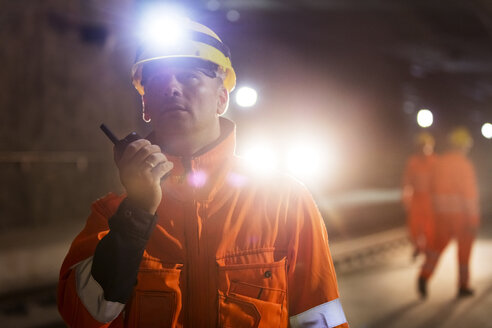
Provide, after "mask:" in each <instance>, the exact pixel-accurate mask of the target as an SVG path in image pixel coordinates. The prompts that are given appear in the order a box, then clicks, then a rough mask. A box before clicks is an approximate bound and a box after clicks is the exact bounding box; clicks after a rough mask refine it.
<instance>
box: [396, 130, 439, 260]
mask: <svg viewBox="0 0 492 328" xmlns="http://www.w3.org/2000/svg"><path fill="white" fill-rule="evenodd" d="M415 145H416V152H415V153H414V154H413V155H412V156H411V157H410V158H409V159H408V161H407V164H406V167H405V172H404V174H403V191H402V198H403V204H404V206H405V210H406V212H407V228H408V233H409V236H410V240H411V242H412V244H413V246H414V252H413V257H414V258H415V257H416V256H417V255H418V254H420V253H424V252H425V249H426V247H427V245H428V244H429V242H430V240H431V238H432V234H433V218H432V215H433V214H432V212H433V211H432V199H431V194H430V180H431V172H432V167H433V165H434V164H435V161H436V155H434V145H435V141H434V137H432V135H431V134H430V133H428V132H421V133H419V134H418V135H417V137H416V139H415Z"/></svg>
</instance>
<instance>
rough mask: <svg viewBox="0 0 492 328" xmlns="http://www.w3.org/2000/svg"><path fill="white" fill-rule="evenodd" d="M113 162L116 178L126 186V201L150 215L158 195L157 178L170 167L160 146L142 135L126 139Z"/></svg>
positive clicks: (160, 197) (160, 196) (153, 211)
mask: <svg viewBox="0 0 492 328" xmlns="http://www.w3.org/2000/svg"><path fill="white" fill-rule="evenodd" d="M115 162H116V165H117V166H118V168H119V170H120V181H121V183H122V184H123V186H124V187H125V189H126V193H127V195H128V202H129V203H130V204H131V205H132V206H135V207H137V208H139V209H141V210H144V211H146V212H148V213H150V214H152V215H154V214H155V212H156V211H157V207H158V206H159V204H160V202H161V199H162V189H161V178H162V177H163V176H164V175H165V174H166V173H168V172H169V171H171V169H172V168H173V163H172V162H170V161H168V160H167V158H166V156H165V155H164V154H163V153H162V152H161V148H160V147H159V146H157V145H152V144H151V143H150V142H149V141H148V140H146V139H139V140H136V141H134V142H132V143H130V144H129V145H128V146H127V147H126V149H125V151H124V152H123V155H122V156H121V158H120V159H119V160H118V159H116V156H115Z"/></svg>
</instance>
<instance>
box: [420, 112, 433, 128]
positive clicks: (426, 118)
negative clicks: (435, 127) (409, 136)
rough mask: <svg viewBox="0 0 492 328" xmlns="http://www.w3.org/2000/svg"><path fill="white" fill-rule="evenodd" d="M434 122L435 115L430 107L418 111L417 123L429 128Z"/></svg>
mask: <svg viewBox="0 0 492 328" xmlns="http://www.w3.org/2000/svg"><path fill="white" fill-rule="evenodd" d="M433 122H434V116H433V115H432V112H431V111H430V110H428V109H421V110H419V112H418V113H417V123H418V125H419V126H421V127H423V128H428V127H429V126H431V125H432V123H433Z"/></svg>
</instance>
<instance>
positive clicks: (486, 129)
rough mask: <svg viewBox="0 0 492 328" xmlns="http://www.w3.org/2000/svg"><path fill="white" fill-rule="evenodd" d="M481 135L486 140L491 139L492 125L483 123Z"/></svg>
mask: <svg viewBox="0 0 492 328" xmlns="http://www.w3.org/2000/svg"><path fill="white" fill-rule="evenodd" d="M482 135H483V136H484V137H485V138H487V139H492V124H490V123H485V124H484V125H482Z"/></svg>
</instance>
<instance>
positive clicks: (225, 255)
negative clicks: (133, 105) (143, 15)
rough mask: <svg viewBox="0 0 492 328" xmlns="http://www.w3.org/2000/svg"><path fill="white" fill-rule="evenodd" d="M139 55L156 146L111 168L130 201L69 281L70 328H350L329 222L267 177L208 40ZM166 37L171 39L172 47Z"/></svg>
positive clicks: (81, 241) (200, 31)
mask: <svg viewBox="0 0 492 328" xmlns="http://www.w3.org/2000/svg"><path fill="white" fill-rule="evenodd" d="M181 23H182V24H183V28H184V31H185V33H184V35H185V37H183V39H182V40H180V42H181V43H180V46H179V47H176V48H174V47H171V46H169V47H160V48H157V49H152V48H151V47H149V48H146V47H145V46H144V47H143V48H142V49H141V51H139V53H138V57H137V60H136V63H135V65H134V66H133V69H132V78H133V84H134V85H135V87H136V89H137V90H138V92H139V93H140V95H141V96H142V102H143V118H144V120H145V121H147V122H150V124H151V127H152V133H151V134H150V135H149V136H147V137H146V138H145V139H139V140H136V141H134V142H132V143H130V144H129V145H128V146H127V147H126V149H125V150H124V152H123V153H122V156H118V154H117V153H116V154H115V162H116V166H117V167H118V170H119V175H120V180H121V182H122V184H123V186H124V187H125V189H126V193H125V194H124V195H115V194H112V193H111V194H109V195H107V196H105V197H103V198H101V199H99V200H97V201H96V202H95V203H94V204H93V205H92V213H91V214H90V216H89V218H88V220H87V223H86V226H85V227H84V229H83V230H82V231H81V232H80V234H79V235H78V236H77V237H76V238H75V240H74V241H73V243H72V245H71V247H70V250H69V252H68V254H67V256H66V258H65V260H64V262H63V265H62V268H61V271H60V280H59V286H58V308H59V311H60V313H61V315H62V317H63V319H64V320H65V322H66V323H67V324H68V325H70V326H72V327H84V328H89V327H144V328H145V327H190V328H195V327H288V326H290V327H348V324H347V322H346V319H345V315H344V313H343V309H342V306H341V303H340V300H339V293H338V287H337V280H336V275H335V270H334V267H333V262H332V258H331V254H330V249H329V246H328V235H327V232H326V228H325V226H324V222H323V220H322V217H321V215H320V213H319V211H318V208H317V207H316V204H315V203H314V201H313V199H312V197H311V195H310V193H309V192H308V191H307V190H306V188H305V187H304V186H302V185H301V184H299V183H298V182H296V181H295V180H294V179H290V178H288V177H286V176H281V175H280V174H272V175H271V176H269V177H264V176H262V177H258V176H256V175H255V174H254V172H253V170H252V169H251V168H250V167H249V166H248V164H247V163H244V162H242V161H241V160H240V159H239V158H237V157H235V156H234V147H235V125H234V123H233V122H231V121H229V120H227V119H225V118H223V117H221V115H223V114H224V113H225V111H226V109H227V106H228V101H229V93H230V92H231V90H232V89H233V88H234V86H235V83H236V76H235V73H234V69H233V67H232V66H231V62H230V53H229V49H228V48H227V47H226V46H225V45H224V43H223V42H222V41H221V40H220V39H219V37H218V36H217V35H216V34H215V33H214V32H213V31H212V30H211V29H209V28H207V27H206V26H204V25H201V24H199V23H197V22H193V21H190V20H182V21H181ZM165 32H166V31H164V33H165Z"/></svg>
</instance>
